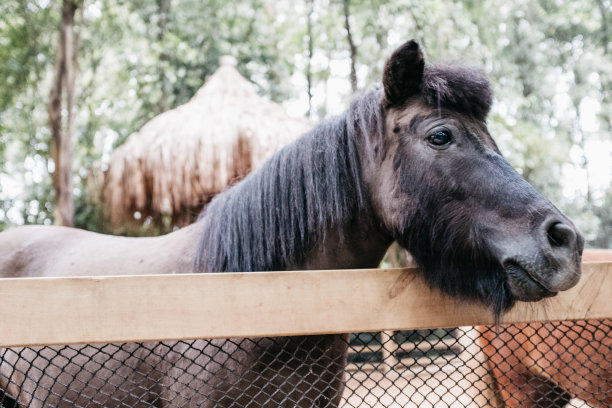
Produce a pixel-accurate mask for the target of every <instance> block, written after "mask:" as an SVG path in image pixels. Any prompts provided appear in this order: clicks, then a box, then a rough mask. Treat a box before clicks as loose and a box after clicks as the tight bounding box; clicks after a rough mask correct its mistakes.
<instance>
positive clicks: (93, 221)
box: [0, 0, 612, 247]
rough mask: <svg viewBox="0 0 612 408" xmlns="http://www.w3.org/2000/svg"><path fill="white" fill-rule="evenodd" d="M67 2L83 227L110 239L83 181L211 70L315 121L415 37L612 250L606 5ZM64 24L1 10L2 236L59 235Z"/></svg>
mask: <svg viewBox="0 0 612 408" xmlns="http://www.w3.org/2000/svg"><path fill="white" fill-rule="evenodd" d="M70 1H75V0H64V2H70ZM76 3H78V7H79V10H78V11H77V12H76V13H75V16H74V19H75V24H74V28H73V29H74V32H75V36H76V37H78V43H77V44H76V47H77V50H76V51H75V52H76V53H77V64H76V65H75V66H76V68H77V73H76V83H75V89H74V102H75V104H74V111H73V120H74V124H73V132H72V136H71V139H72V146H73V158H72V183H73V186H72V193H73V197H74V201H75V203H74V206H75V215H74V223H75V225H76V226H78V227H81V228H87V229H91V230H96V231H104V230H105V228H104V222H103V220H102V218H101V215H100V211H99V208H98V205H97V203H96V199H95V197H96V192H95V188H93V191H92V187H91V186H94V187H95V182H92V178H95V177H93V175H94V174H95V172H93V171H92V169H102V170H104V166H105V162H106V161H107V160H108V156H109V154H110V153H111V152H112V149H113V148H114V147H116V146H118V145H120V144H121V143H122V142H123V141H124V140H125V138H126V137H127V136H128V135H129V134H131V133H132V132H134V131H136V130H138V129H139V128H140V127H141V126H142V125H143V124H144V123H145V122H146V121H147V120H149V119H151V118H152V117H153V116H155V115H156V114H159V113H160V112H163V111H165V110H167V109H170V108H173V107H176V106H178V105H180V104H183V103H185V102H187V101H188V100H189V98H190V97H191V96H192V95H193V94H194V93H195V91H196V90H197V89H198V88H199V87H200V86H201V85H202V84H203V83H204V81H205V80H206V78H207V77H208V76H209V75H210V74H211V73H213V72H214V70H215V69H216V68H217V66H218V60H219V57H220V56H222V55H225V54H230V55H233V56H234V57H236V58H237V60H238V69H239V71H240V72H241V73H242V74H243V75H244V76H245V77H247V78H249V79H250V80H251V81H252V82H253V83H254V84H255V85H256V87H257V89H258V91H259V93H260V94H261V95H263V96H265V97H268V98H270V99H272V100H274V101H276V102H280V103H282V104H283V105H284V106H285V107H286V109H287V110H288V111H289V112H290V113H291V114H294V115H296V116H299V115H309V116H310V117H311V118H312V119H313V120H315V121H316V120H319V119H322V118H324V117H327V116H330V115H333V114H337V113H340V112H341V111H342V110H343V109H344V108H345V107H346V106H348V101H349V99H350V96H351V94H352V92H353V91H354V90H355V89H364V88H366V87H367V86H369V85H371V84H373V83H376V82H378V81H379V78H380V75H381V69H382V65H383V62H384V59H385V58H386V57H387V56H388V55H389V53H390V52H391V51H392V50H393V49H394V47H395V46H397V45H399V44H400V43H401V42H403V41H404V40H406V39H410V38H417V39H419V40H420V42H421V43H422V44H423V46H424V48H425V49H426V52H427V58H428V60H429V61H438V62H441V61H461V62H462V63H465V64H469V65H473V66H477V67H482V68H483V69H484V70H485V71H486V72H487V74H488V75H489V77H490V79H491V82H492V83H493V86H494V90H495V104H494V108H493V111H492V113H491V116H490V118H489V122H490V130H491V133H492V134H493V136H494V137H495V138H496V140H497V142H498V144H499V145H500V148H501V150H502V152H504V154H505V155H506V156H507V157H508V159H509V160H510V162H511V163H512V164H513V165H514V166H515V167H517V168H518V169H519V171H520V172H522V174H523V175H524V176H525V177H526V178H527V179H528V180H529V181H530V182H531V183H532V184H534V185H535V186H536V187H537V188H538V189H539V190H541V191H542V192H543V193H544V194H545V195H546V196H548V197H549V198H550V199H551V200H552V201H553V202H554V203H555V204H557V205H558V206H559V207H560V208H561V209H562V210H563V211H565V212H566V213H567V214H568V215H569V216H570V217H572V218H573V219H574V220H575V221H576V223H577V224H578V226H579V227H580V228H581V229H582V230H583V232H584V233H585V235H586V237H587V239H588V245H591V246H595V247H610V246H612V211H611V209H612V187H611V178H612V174H611V173H612V54H611V53H612V49H611V48H612V0H571V1H567V0H536V1H533V0H529V1H528V0H510V1H508V0H503V1H502V0H484V1H473V0H464V1H449V0H431V1H427V2H423V1H416V0H390V1H383V0H370V1H362V0H298V1H287V0H278V1H277V0H235V1H231V2H228V1H222V0H131V1H127V0H85V1H84V2H81V1H79V2H76ZM81 4H83V5H82V7H81ZM61 20H62V4H61V2H51V1H49V0H3V1H2V3H0V230H2V229H4V228H7V227H8V226H11V225H18V224H50V223H52V222H53V210H54V208H53V206H54V194H55V193H54V189H53V183H52V177H51V174H52V173H53V172H54V171H55V163H54V161H53V159H52V155H51V148H50V146H51V142H52V134H51V128H50V125H49V119H48V114H47V104H48V100H49V94H50V90H51V88H52V85H53V80H54V67H55V61H56V58H57V52H58V45H57V44H58V41H57V38H58V35H59V27H60V22H61ZM94 181H95V180H94Z"/></svg>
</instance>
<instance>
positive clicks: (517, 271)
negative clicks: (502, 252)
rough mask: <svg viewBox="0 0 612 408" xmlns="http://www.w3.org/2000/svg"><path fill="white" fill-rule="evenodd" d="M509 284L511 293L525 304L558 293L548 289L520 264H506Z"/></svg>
mask: <svg viewBox="0 0 612 408" xmlns="http://www.w3.org/2000/svg"><path fill="white" fill-rule="evenodd" d="M504 270H505V271H506V277H507V283H508V287H509V288H510V292H511V293H512V295H513V296H514V297H515V298H516V299H517V300H521V301H525V302H534V301H538V300H541V299H544V298H547V297H552V296H555V295H556V294H557V293H558V292H553V291H551V290H549V289H547V288H546V287H545V286H544V285H543V284H542V283H540V281H539V280H538V279H537V278H535V277H534V274H533V273H530V272H529V270H528V269H526V268H524V267H523V266H521V265H520V264H519V263H518V262H515V261H507V262H504Z"/></svg>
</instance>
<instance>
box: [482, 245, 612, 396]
mask: <svg viewBox="0 0 612 408" xmlns="http://www.w3.org/2000/svg"><path fill="white" fill-rule="evenodd" d="M583 260H584V261H612V249H589V250H585V251H584V254H583ZM478 331H479V332H480V333H481V337H480V338H479V341H480V343H481V345H482V348H483V350H484V352H485V354H486V356H487V357H488V361H487V364H488V368H489V372H490V373H491V375H492V377H493V380H494V382H495V384H494V386H495V388H496V391H497V395H498V398H499V401H498V406H499V407H507V408H514V407H533V408H535V407H539V408H540V407H541V408H562V407H565V406H566V404H568V403H569V402H570V401H571V400H572V399H573V398H577V399H580V400H582V401H584V402H585V403H587V404H588V405H589V406H592V407H601V408H607V407H612V320H610V319H605V320H602V321H577V322H560V323H529V324H526V323H525V324H514V325H511V326H508V327H506V328H504V329H497V330H492V329H490V328H487V327H484V326H481V327H478Z"/></svg>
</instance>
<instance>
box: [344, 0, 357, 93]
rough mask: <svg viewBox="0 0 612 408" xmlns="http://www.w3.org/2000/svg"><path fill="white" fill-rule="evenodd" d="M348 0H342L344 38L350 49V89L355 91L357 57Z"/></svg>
mask: <svg viewBox="0 0 612 408" xmlns="http://www.w3.org/2000/svg"><path fill="white" fill-rule="evenodd" d="M349 1H350V0H343V2H342V3H343V6H344V28H345V29H346V38H347V40H348V43H349V49H350V51H351V89H352V90H353V93H354V92H356V91H357V70H356V68H355V64H356V59H357V48H356V47H355V43H354V42H353V35H352V34H351V24H350V22H349V15H350V14H349Z"/></svg>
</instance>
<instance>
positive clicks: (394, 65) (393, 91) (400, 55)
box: [383, 40, 425, 108]
mask: <svg viewBox="0 0 612 408" xmlns="http://www.w3.org/2000/svg"><path fill="white" fill-rule="evenodd" d="M424 68H425V60H424V59H423V53H422V52H421V47H420V46H419V43H418V42H416V41H415V40H410V41H408V42H406V43H404V44H403V45H402V46H400V47H399V48H398V49H396V50H395V51H394V52H393V54H391V57H389V59H388V60H387V62H386V63H385V69H384V71H383V88H384V92H385V95H384V97H383V105H384V106H385V107H387V108H388V107H391V106H399V105H401V104H403V103H404V102H405V101H406V99H408V97H410V96H412V95H414V94H416V93H418V92H419V88H420V86H421V81H422V80H423V69H424Z"/></svg>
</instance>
